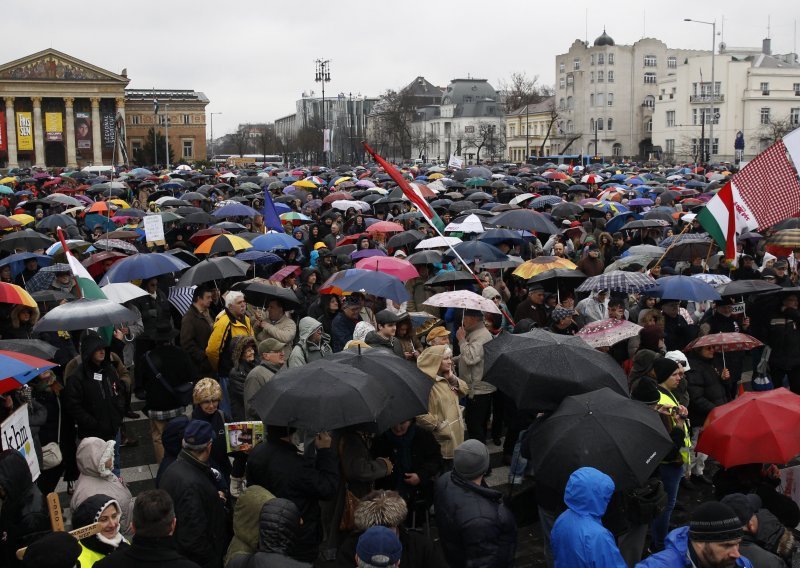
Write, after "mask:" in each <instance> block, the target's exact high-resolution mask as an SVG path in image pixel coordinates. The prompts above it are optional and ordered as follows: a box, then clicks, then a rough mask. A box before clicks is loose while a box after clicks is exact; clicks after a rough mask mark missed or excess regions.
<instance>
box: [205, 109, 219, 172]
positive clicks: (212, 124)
mask: <svg viewBox="0 0 800 568" xmlns="http://www.w3.org/2000/svg"><path fill="white" fill-rule="evenodd" d="M215 114H222V113H221V112H210V113H208V115H209V116H210V117H211V164H212V165H213V164H214V115H215Z"/></svg>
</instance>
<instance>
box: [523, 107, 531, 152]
mask: <svg viewBox="0 0 800 568" xmlns="http://www.w3.org/2000/svg"><path fill="white" fill-rule="evenodd" d="M529 116H530V115H529V114H528V105H527V104H526V105H525V161H524V163H526V164H527V163H528V159H529V158H530V156H531V146H530V138H529V135H528V132H529V131H530V126H529V125H528V117H529Z"/></svg>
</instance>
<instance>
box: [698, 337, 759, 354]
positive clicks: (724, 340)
mask: <svg viewBox="0 0 800 568" xmlns="http://www.w3.org/2000/svg"><path fill="white" fill-rule="evenodd" d="M762 345H764V344H763V343H761V342H760V341H759V340H758V339H756V338H755V337H753V336H751V335H747V334H746V333H735V332H729V333H709V334H708V335H704V336H703V337H698V338H697V339H695V340H694V341H692V342H691V343H690V344H689V345H687V346H686V348H685V349H684V351H688V350H690V349H697V348H698V347H712V348H713V349H714V351H715V352H716V353H723V352H726V351H749V350H751V349H756V348H758V347H761V346H762Z"/></svg>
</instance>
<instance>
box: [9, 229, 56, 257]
mask: <svg viewBox="0 0 800 568" xmlns="http://www.w3.org/2000/svg"><path fill="white" fill-rule="evenodd" d="M54 242H55V241H54V240H53V239H51V238H49V237H46V236H44V235H42V234H41V233H37V232H36V231H34V230H33V229H25V230H23V231H17V232H16V233H10V234H8V235H5V236H3V238H2V239H0V250H5V251H10V252H13V251H14V250H17V249H19V250H26V251H28V252H33V251H35V250H38V249H46V248H47V247H49V246H50V245H52V244H53V243H54Z"/></svg>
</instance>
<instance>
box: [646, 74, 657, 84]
mask: <svg viewBox="0 0 800 568" xmlns="http://www.w3.org/2000/svg"><path fill="white" fill-rule="evenodd" d="M644 82H645V83H646V84H653V85H655V84H656V74H655V73H652V72H647V73H645V74H644Z"/></svg>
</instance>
